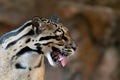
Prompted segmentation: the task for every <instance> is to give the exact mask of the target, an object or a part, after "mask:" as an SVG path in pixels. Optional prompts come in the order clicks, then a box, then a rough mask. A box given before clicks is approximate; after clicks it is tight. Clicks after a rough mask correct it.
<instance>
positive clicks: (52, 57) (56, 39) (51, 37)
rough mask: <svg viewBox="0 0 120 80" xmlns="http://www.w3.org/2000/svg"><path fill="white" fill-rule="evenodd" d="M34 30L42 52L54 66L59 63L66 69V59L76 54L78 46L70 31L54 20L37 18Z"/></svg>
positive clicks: (33, 23)
mask: <svg viewBox="0 0 120 80" xmlns="http://www.w3.org/2000/svg"><path fill="white" fill-rule="evenodd" d="M32 25H33V30H34V31H35V34H36V36H37V38H38V39H39V43H40V46H41V50H42V52H43V54H44V55H45V57H46V58H47V60H48V62H49V63H50V65H52V66H56V64H57V65H58V64H59V63H60V64H61V65H62V66H63V67H64V66H65V65H66V59H67V58H68V57H69V56H70V55H72V54H74V53H75V50H76V46H75V43H74V41H73V40H72V38H71V35H70V33H69V30H68V29H67V28H66V27H65V26H64V25H63V24H61V23H58V22H55V21H53V20H52V19H46V18H39V17H35V18H33V20H32Z"/></svg>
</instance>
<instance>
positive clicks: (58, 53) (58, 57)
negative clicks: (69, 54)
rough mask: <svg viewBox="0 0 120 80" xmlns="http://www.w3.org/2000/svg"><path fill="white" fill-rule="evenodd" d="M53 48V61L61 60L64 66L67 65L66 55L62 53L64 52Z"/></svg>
mask: <svg viewBox="0 0 120 80" xmlns="http://www.w3.org/2000/svg"><path fill="white" fill-rule="evenodd" d="M52 50H53V51H52V52H51V57H52V59H53V61H54V62H60V64H61V65H62V67H64V66H65V65H66V57H65V56H64V55H62V52H61V51H60V50H59V49H57V48H55V47H53V48H52Z"/></svg>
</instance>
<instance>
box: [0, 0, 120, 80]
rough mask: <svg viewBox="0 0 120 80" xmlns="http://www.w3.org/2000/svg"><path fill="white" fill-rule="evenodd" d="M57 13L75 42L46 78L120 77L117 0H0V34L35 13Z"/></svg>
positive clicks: (90, 79) (87, 79)
mask: <svg viewBox="0 0 120 80" xmlns="http://www.w3.org/2000/svg"><path fill="white" fill-rule="evenodd" d="M53 15H57V16H59V18H60V21H59V22H61V23H63V24H64V25H66V26H67V27H68V28H69V30H70V31H71V35H72V37H73V39H74V40H75V41H76V44H77V46H78V49H77V52H76V54H75V55H74V56H73V58H72V59H70V60H69V61H68V64H67V66H66V67H65V68H61V67H56V68H53V67H51V66H50V65H49V64H48V62H47V61H46V72H45V80H120V0H0V36H2V35H3V34H4V33H6V32H8V31H11V30H13V29H15V28H17V27H19V26H20V25H21V24H23V23H24V22H26V21H27V20H29V19H31V18H33V17H34V16H41V17H46V18H51V16H53Z"/></svg>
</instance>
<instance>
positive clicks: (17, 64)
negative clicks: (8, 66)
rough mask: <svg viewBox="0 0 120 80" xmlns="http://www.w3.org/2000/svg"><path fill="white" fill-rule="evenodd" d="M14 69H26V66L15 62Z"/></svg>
mask: <svg viewBox="0 0 120 80" xmlns="http://www.w3.org/2000/svg"><path fill="white" fill-rule="evenodd" d="M15 68H16V69H26V67H23V66H22V65H21V64H20V63H16V64H15Z"/></svg>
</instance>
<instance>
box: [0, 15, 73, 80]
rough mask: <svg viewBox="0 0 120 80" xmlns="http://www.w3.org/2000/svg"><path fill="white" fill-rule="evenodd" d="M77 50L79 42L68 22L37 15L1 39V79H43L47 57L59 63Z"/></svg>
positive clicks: (63, 62)
mask: <svg viewBox="0 0 120 80" xmlns="http://www.w3.org/2000/svg"><path fill="white" fill-rule="evenodd" d="M74 52H75V44H74V42H73V40H72V38H71V36H70V33H69V31H68V29H67V28H66V27H64V25H62V24H61V23H58V22H57V21H54V20H52V19H46V18H40V17H34V18H33V19H32V20H30V21H27V22H26V23H25V24H23V25H22V26H21V27H19V28H18V29H16V30H13V31H11V32H8V33H6V34H5V35H3V36H2V37H1V38H0V80H43V77H44V70H43V69H44V56H45V57H46V58H47V59H48V62H49V63H50V65H52V66H56V65H58V64H60V65H63V64H65V61H62V60H61V59H64V60H65V58H67V57H68V56H69V55H71V54H74ZM61 57H62V58H61ZM41 74H42V76H41V77H40V75H41Z"/></svg>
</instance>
